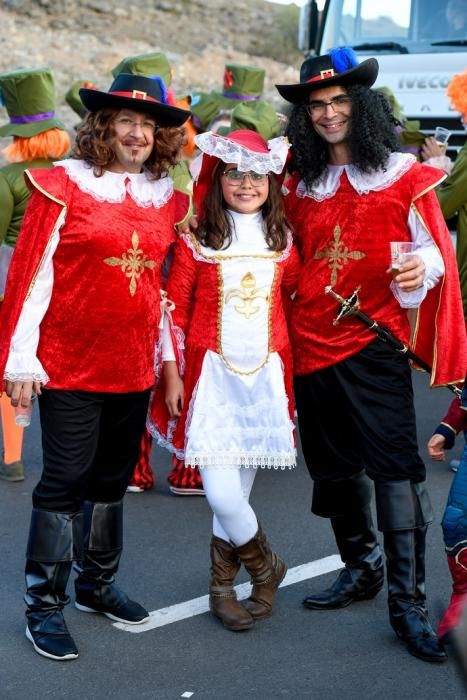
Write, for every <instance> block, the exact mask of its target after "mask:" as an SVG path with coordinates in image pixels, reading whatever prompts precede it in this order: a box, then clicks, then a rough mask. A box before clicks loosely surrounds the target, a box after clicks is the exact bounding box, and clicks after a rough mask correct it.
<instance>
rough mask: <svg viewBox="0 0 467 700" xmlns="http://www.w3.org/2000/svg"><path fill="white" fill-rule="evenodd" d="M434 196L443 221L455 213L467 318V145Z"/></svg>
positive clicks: (458, 263)
mask: <svg viewBox="0 0 467 700" xmlns="http://www.w3.org/2000/svg"><path fill="white" fill-rule="evenodd" d="M436 194H437V195H438V199H439V203H440V204H441V209H442V210H443V215H444V218H445V219H450V218H451V217H452V216H454V215H455V214H456V212H457V216H458V219H457V244H456V254H457V266H458V268H459V277H460V283H461V291H462V303H463V305H464V316H465V318H467V143H465V144H464V146H463V147H462V149H461V150H460V151H459V154H458V156H457V158H456V160H455V163H454V166H453V169H452V171H451V174H450V175H449V177H447V178H446V180H445V181H444V182H443V184H442V186H441V187H439V188H438V190H437V191H436Z"/></svg>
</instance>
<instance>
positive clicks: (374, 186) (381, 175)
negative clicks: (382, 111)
mask: <svg viewBox="0 0 467 700" xmlns="http://www.w3.org/2000/svg"><path fill="white" fill-rule="evenodd" d="M414 163H416V158H415V156H413V155H411V154H410V153H391V155H390V156H389V159H388V162H387V164H386V168H385V170H374V171H373V172H372V173H362V171H361V170H359V169H358V168H357V167H356V166H355V165H351V164H349V165H328V166H327V168H326V170H325V171H324V174H323V176H322V178H321V179H320V181H319V182H318V183H317V184H316V185H314V187H313V189H312V190H311V191H307V189H306V185H305V183H304V181H303V180H300V182H299V183H298V185H297V190H296V194H297V197H302V198H303V197H311V198H312V199H315V200H316V201H317V202H321V201H323V200H324V199H329V198H331V197H334V195H335V194H336V192H337V190H338V189H339V186H340V180H341V175H342V173H343V172H344V170H345V172H346V175H347V177H348V179H349V182H350V184H351V185H352V187H353V188H354V190H355V191H356V192H357V194H368V192H377V191H380V190H385V189H387V188H388V187H390V186H391V185H393V184H394V183H395V182H397V180H399V179H400V178H401V177H402V175H404V174H405V173H406V172H407V171H408V170H410V168H411V167H412V166H413V165H414Z"/></svg>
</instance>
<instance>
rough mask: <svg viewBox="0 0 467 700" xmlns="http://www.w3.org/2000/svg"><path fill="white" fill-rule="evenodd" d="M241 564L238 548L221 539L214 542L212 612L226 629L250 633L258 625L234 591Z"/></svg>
mask: <svg viewBox="0 0 467 700" xmlns="http://www.w3.org/2000/svg"><path fill="white" fill-rule="evenodd" d="M240 566H241V564H240V560H239V558H238V556H237V554H236V552H235V549H234V547H233V546H232V545H231V544H230V543H229V542H226V541H225V540H222V539H220V537H215V536H214V535H213V537H212V539H211V581H210V583H209V609H210V611H211V612H212V613H213V614H214V615H216V617H218V618H219V619H220V620H221V622H222V624H223V625H224V627H226V628H227V629H228V630H232V631H233V632H240V631H241V630H249V629H251V627H253V625H254V624H255V621H254V619H253V618H252V616H251V615H250V613H249V612H247V611H246V610H245V608H243V607H242V606H241V605H240V603H239V602H238V600H237V594H236V593H235V591H234V589H233V582H234V579H235V576H236V575H237V574H238V571H239V569H240Z"/></svg>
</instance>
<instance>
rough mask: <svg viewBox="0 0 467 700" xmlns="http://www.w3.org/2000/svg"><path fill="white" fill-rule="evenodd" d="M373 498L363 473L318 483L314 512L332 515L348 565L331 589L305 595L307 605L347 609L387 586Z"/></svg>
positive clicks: (334, 528) (340, 547) (339, 545)
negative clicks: (372, 508)
mask: <svg viewBox="0 0 467 700" xmlns="http://www.w3.org/2000/svg"><path fill="white" fill-rule="evenodd" d="M370 501H371V488H370V482H369V480H368V479H367V478H366V477H365V475H364V474H363V472H361V473H360V474H356V475H355V476H353V477H351V478H349V479H339V480H338V481H328V482H315V485H314V490H313V504H312V511H313V512H314V513H316V514H317V515H321V516H324V517H331V525H332V528H333V530H334V534H335V537H336V543H337V546H338V548H339V553H340V555H341V558H342V561H343V562H344V564H345V567H344V569H342V571H341V572H340V573H339V575H338V577H337V579H336V580H335V582H334V583H333V584H332V586H331V587H330V588H328V589H326V590H325V591H323V592H322V593H316V594H314V595H311V596H308V597H307V598H305V600H304V601H303V605H304V606H305V607H307V608H311V609H312V610H330V609H334V608H343V607H345V606H347V605H350V603H353V602H354V601H357V600H367V599H369V598H374V596H375V595H377V593H378V592H379V591H380V590H381V588H382V587H383V584H384V570H383V561H382V557H381V551H380V548H379V546H378V542H377V539H376V533H375V530H374V527H373V521H372V517H371V510H370Z"/></svg>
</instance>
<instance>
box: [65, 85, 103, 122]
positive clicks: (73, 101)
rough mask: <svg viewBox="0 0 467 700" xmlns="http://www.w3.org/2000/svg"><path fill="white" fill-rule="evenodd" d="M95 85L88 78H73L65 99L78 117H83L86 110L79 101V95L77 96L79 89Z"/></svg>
mask: <svg viewBox="0 0 467 700" xmlns="http://www.w3.org/2000/svg"><path fill="white" fill-rule="evenodd" d="M95 87H96V86H95V85H94V83H92V82H91V81H89V80H75V82H74V83H73V84H72V86H71V87H70V89H69V90H68V92H67V93H66V95H65V101H66V102H67V104H68V105H69V106H70V107H71V109H72V110H73V112H76V114H77V115H78V117H81V119H83V117H84V115H85V114H86V112H87V111H88V110H87V109H86V107H85V106H84V105H83V103H82V102H81V97H80V96H79V91H80V90H81V88H91V89H93V88H95Z"/></svg>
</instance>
